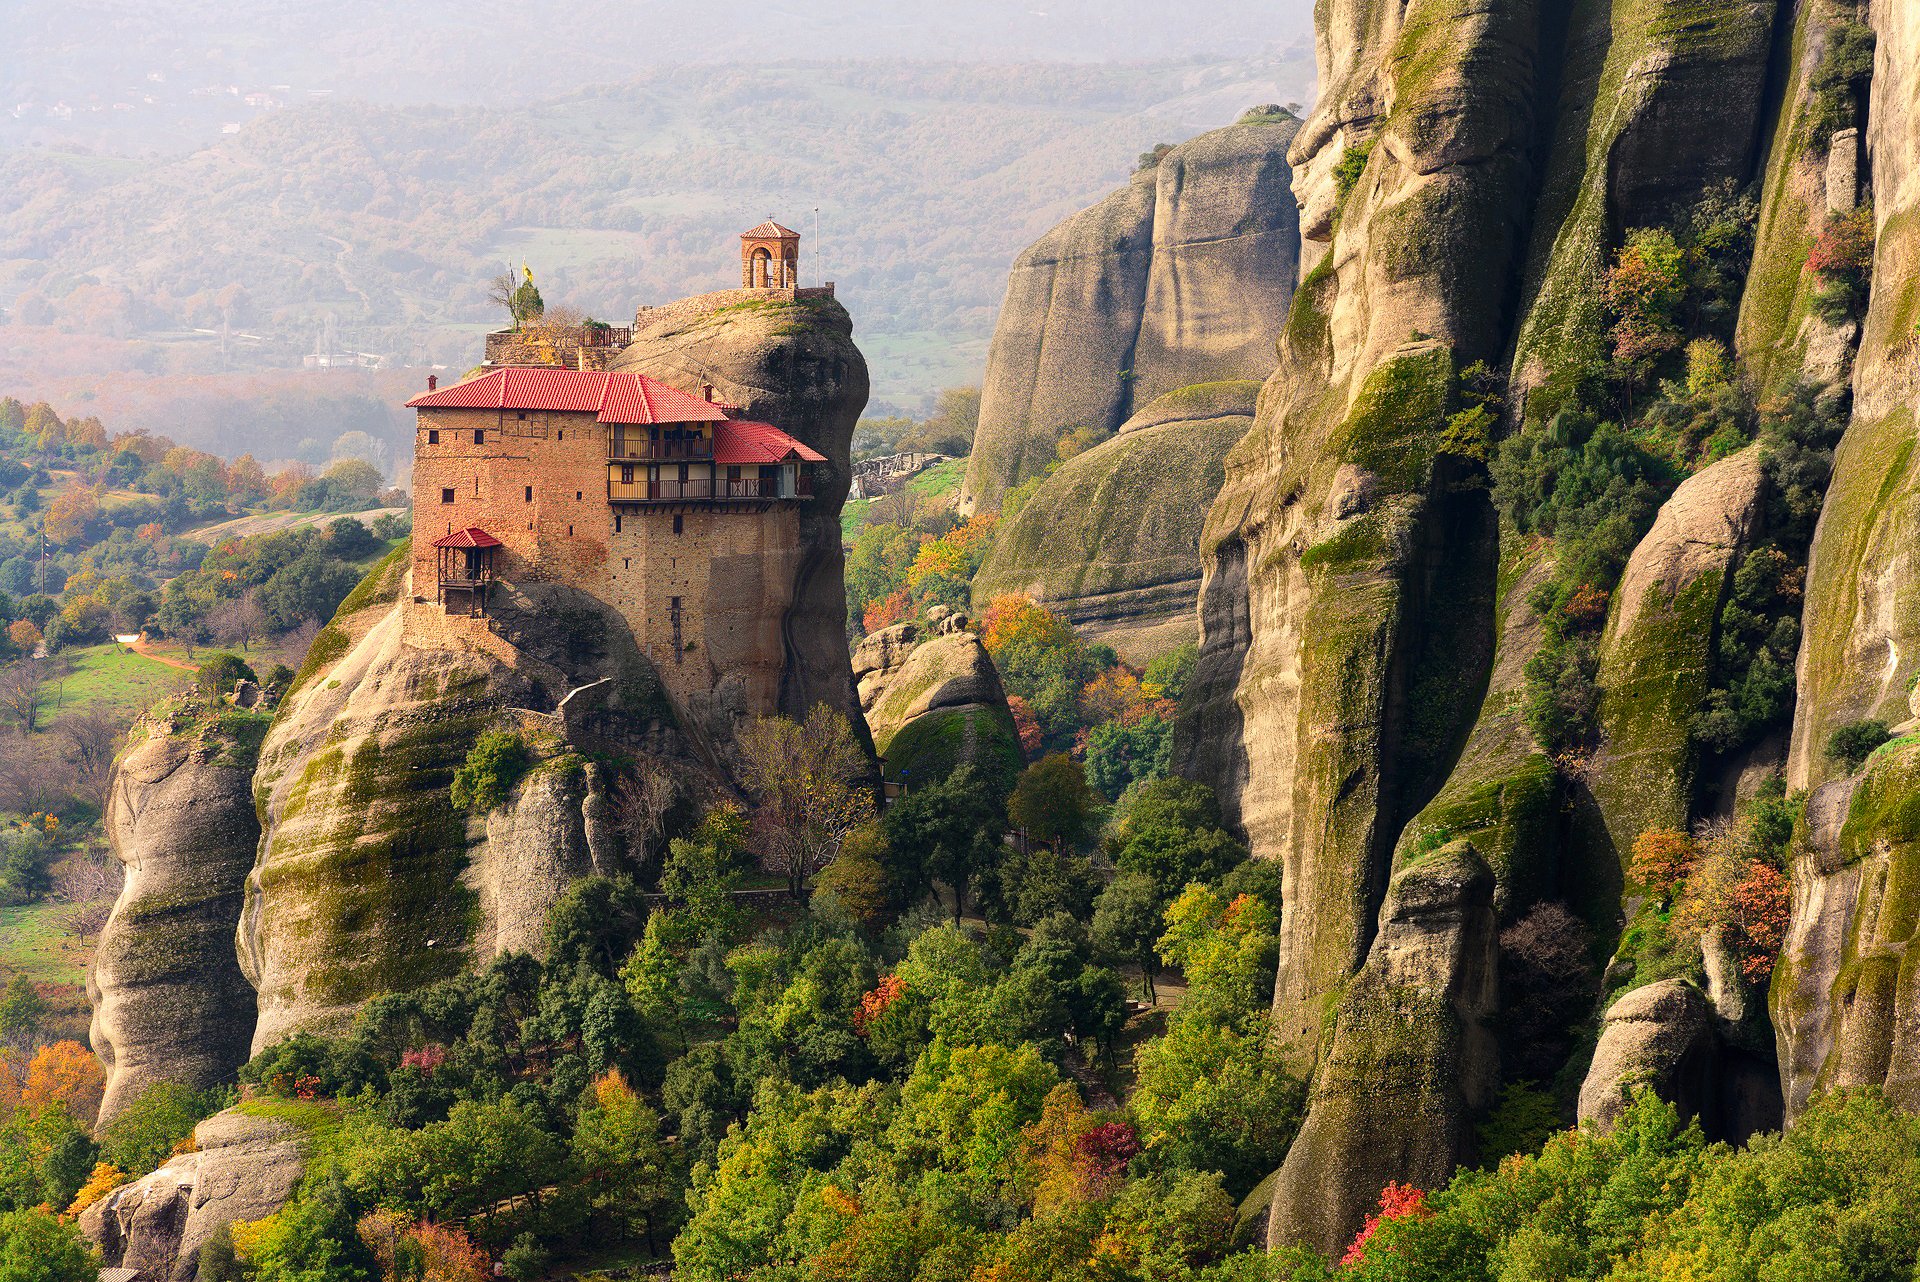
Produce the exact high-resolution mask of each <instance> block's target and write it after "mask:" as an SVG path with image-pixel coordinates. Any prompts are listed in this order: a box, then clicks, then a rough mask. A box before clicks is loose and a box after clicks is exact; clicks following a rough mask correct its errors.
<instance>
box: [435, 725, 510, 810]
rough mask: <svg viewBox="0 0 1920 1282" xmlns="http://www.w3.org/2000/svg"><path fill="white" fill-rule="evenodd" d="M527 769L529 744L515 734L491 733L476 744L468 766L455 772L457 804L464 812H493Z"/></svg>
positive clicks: (488, 732)
mask: <svg viewBox="0 0 1920 1282" xmlns="http://www.w3.org/2000/svg"><path fill="white" fill-rule="evenodd" d="M526 769H527V745H526V742H525V741H524V740H522V739H521V738H520V736H519V735H517V734H514V733H512V732H511V731H506V730H489V731H487V732H486V733H485V734H483V735H481V736H480V737H479V738H478V739H476V740H474V743H473V748H472V750H471V751H469V752H468V753H467V760H466V764H465V765H463V766H461V767H460V769H458V770H457V771H455V772H454V775H453V784H452V786H451V788H450V792H451V794H452V796H453V804H454V805H456V806H458V807H460V808H461V809H462V810H479V811H487V810H492V809H493V808H494V807H495V806H498V805H502V804H503V803H505V801H506V799H507V794H508V793H510V792H512V791H513V785H514V784H516V783H518V782H519V781H520V776H521V775H523V774H525V773H526Z"/></svg>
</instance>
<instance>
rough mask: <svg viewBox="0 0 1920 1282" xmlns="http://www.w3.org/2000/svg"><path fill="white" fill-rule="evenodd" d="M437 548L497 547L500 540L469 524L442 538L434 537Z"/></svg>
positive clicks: (434, 544)
mask: <svg viewBox="0 0 1920 1282" xmlns="http://www.w3.org/2000/svg"><path fill="white" fill-rule="evenodd" d="M433 546H435V547H437V548H497V547H499V546H500V540H499V539H496V538H494V537H493V536H492V535H491V534H488V533H487V532H486V531H485V530H483V529H481V528H480V527H479V526H477V525H469V526H468V527H467V528H466V529H464V530H455V531H454V532H453V533H452V534H449V535H447V537H445V538H444V539H435V540H434V541H433Z"/></svg>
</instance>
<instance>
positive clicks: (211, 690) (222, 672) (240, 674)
mask: <svg viewBox="0 0 1920 1282" xmlns="http://www.w3.org/2000/svg"><path fill="white" fill-rule="evenodd" d="M255 680H258V678H257V677H256V676H255V675H254V672H253V669H252V668H251V667H249V666H248V664H247V661H246V660H245V659H242V658H241V657H240V656H239V655H237V654H226V653H224V652H223V653H220V654H210V655H208V656H207V657H206V660H205V661H204V662H202V663H201V665H200V666H199V667H198V668H197V669H195V671H194V674H193V683H194V685H195V686H197V687H198V688H199V690H200V694H201V697H202V698H205V699H211V700H217V699H222V698H225V697H226V696H227V695H229V694H231V693H233V685H234V682H236V681H255Z"/></svg>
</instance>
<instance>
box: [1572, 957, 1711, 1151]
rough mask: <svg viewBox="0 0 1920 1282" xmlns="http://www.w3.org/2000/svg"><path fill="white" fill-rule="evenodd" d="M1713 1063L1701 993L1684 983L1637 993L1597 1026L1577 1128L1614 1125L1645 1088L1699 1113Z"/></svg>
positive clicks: (1669, 983)
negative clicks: (1586, 1124) (1588, 1124)
mask: <svg viewBox="0 0 1920 1282" xmlns="http://www.w3.org/2000/svg"><path fill="white" fill-rule="evenodd" d="M1713 1059H1714V1038H1713V1009H1712V1007H1711V1006H1710V1005H1708V1003H1707V999H1706V997H1705V996H1703V995H1702V994H1701V992H1700V990H1699V989H1698V988H1695V987H1694V986H1693V985H1692V984H1690V983H1688V982H1687V981H1686V980H1684V979H1665V980H1661V981H1660V982H1659V983H1655V984H1648V985H1647V986H1646V987H1644V988H1636V989H1634V990H1633V991H1632V992H1630V993H1628V994H1627V995H1626V996H1624V997H1622V998H1620V999H1619V1000H1618V1001H1616V1002H1615V1003H1614V1004H1613V1005H1612V1006H1609V1007H1608V1008H1607V1014H1606V1018H1605V1019H1604V1020H1603V1021H1602V1022H1601V1026H1600V1041H1599V1044H1598V1045H1597V1046H1596V1047H1595V1048H1594V1052H1593V1066H1592V1067H1591V1068H1590V1069H1589V1070H1588V1071H1587V1077H1586V1080H1585V1081H1584V1082H1583V1083H1581V1086H1580V1120H1581V1121H1582V1122H1592V1123H1594V1124H1596V1125H1599V1126H1611V1125H1613V1124H1614V1123H1615V1122H1617V1121H1619V1120H1620V1116H1621V1114H1623V1113H1625V1112H1626V1111H1627V1106H1628V1105H1629V1104H1631V1103H1632V1102H1633V1092H1634V1091H1636V1090H1639V1089H1642V1088H1645V1089H1648V1090H1652V1091H1654V1092H1656V1093H1657V1094H1659V1095H1660V1097H1661V1098H1663V1099H1667V1100H1672V1101H1674V1102H1676V1103H1678V1104H1681V1105H1682V1106H1684V1107H1686V1108H1687V1110H1688V1111H1689V1112H1696V1113H1697V1112H1698V1111H1699V1110H1700V1105H1701V1102H1702V1101H1703V1100H1704V1099H1705V1098H1706V1097H1707V1096H1708V1095H1709V1094H1710V1093H1711V1091H1712V1076H1713V1067H1714V1064H1713Z"/></svg>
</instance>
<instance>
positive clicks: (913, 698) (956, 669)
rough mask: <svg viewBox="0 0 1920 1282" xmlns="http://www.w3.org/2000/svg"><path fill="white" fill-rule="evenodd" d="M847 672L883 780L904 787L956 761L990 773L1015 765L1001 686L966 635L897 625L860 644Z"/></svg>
mask: <svg viewBox="0 0 1920 1282" xmlns="http://www.w3.org/2000/svg"><path fill="white" fill-rule="evenodd" d="M961 621H962V622H964V620H961ZM853 670H854V677H855V680H856V681H857V682H858V685H859V692H860V704H861V708H862V710H863V711H864V712H865V714H866V717H867V725H868V726H869V728H870V729H871V730H872V731H873V746H874V750H875V751H876V752H878V753H879V755H880V761H881V764H882V767H883V769H884V771H885V774H886V777H887V779H888V780H890V781H893V782H897V783H906V784H908V785H909V786H911V785H912V784H915V783H918V782H922V781H933V780H937V779H940V778H944V777H945V776H946V775H947V774H948V773H950V772H951V771H952V770H953V768H954V767H955V766H959V765H963V764H970V765H973V766H975V767H976V768H978V769H980V770H982V771H984V772H986V773H988V774H990V775H993V776H995V777H996V778H1010V776H1011V775H1012V774H1013V773H1014V772H1016V771H1018V769H1019V768H1020V748H1019V738H1018V735H1017V734H1016V732H1015V730H1014V726H1013V714H1012V713H1011V712H1009V711H1008V710H1007V696H1006V691H1005V690H1004V689H1003V688H1002V686H1001V684H1000V674H999V672H998V671H997V670H996V669H995V668H994V666H993V659H992V658H991V657H990V656H989V655H988V654H987V651H986V647H985V646H983V645H981V644H980V638H979V637H978V636H977V635H975V634H974V633H973V632H971V631H967V630H965V629H964V628H947V629H945V630H941V629H940V626H939V625H938V624H935V625H932V626H931V627H922V626H921V625H920V624H918V623H912V622H909V623H898V624H895V625H894V626H892V627H890V628H883V629H881V630H880V631H879V632H876V633H874V634H873V635H871V636H869V637H867V638H865V639H864V640H863V641H862V642H861V643H860V645H859V647H858V648H857V649H856V650H855V651H854V656H853Z"/></svg>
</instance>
